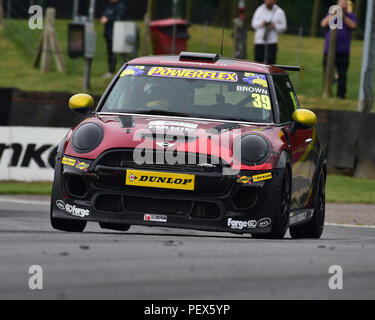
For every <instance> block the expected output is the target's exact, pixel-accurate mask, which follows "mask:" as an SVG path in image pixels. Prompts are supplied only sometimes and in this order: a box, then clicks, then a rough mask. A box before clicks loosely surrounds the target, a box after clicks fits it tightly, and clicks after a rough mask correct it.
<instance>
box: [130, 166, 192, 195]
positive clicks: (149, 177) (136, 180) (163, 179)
mask: <svg viewBox="0 0 375 320" xmlns="http://www.w3.org/2000/svg"><path fill="white" fill-rule="evenodd" d="M126 185H128V186H135V187H146V188H161V189H176V190H188V191H194V189H195V176H194V175H188V174H174V173H164V172H152V171H138V170H128V171H127V173H126Z"/></svg>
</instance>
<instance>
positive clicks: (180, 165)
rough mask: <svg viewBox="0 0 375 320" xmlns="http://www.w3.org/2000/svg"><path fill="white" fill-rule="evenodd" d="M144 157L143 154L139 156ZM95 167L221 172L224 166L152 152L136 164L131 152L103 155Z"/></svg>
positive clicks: (216, 160) (212, 160)
mask: <svg viewBox="0 0 375 320" xmlns="http://www.w3.org/2000/svg"><path fill="white" fill-rule="evenodd" d="M141 156H142V157H145V154H143V155H142V154H141ZM164 159H176V160H177V163H176V164H173V165H172V164H168V163H165V162H166V161H164ZM97 165H102V166H107V167H118V168H128V169H142V170H158V171H159V170H166V171H177V172H222V170H223V167H228V166H227V165H225V164H224V163H223V162H222V161H221V160H220V158H218V157H212V156H203V155H200V154H194V153H182V154H176V153H174V154H171V153H170V152H169V153H168V151H167V152H161V151H153V152H152V159H151V156H148V158H147V163H145V164H137V163H135V161H134V156H133V151H131V150H127V151H112V152H110V153H107V154H105V155H104V156H103V157H102V158H100V160H99V161H98V163H97Z"/></svg>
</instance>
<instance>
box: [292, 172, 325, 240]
mask: <svg viewBox="0 0 375 320" xmlns="http://www.w3.org/2000/svg"><path fill="white" fill-rule="evenodd" d="M325 186H326V178H325V174H324V171H323V170H322V172H321V173H320V176H319V184H318V192H317V194H316V198H315V204H314V216H313V218H312V219H311V221H310V222H308V223H306V224H303V225H300V226H296V227H291V228H290V235H291V236H292V238H293V239H320V237H321V236H322V234H323V230H324V223H325V208H326V191H325Z"/></svg>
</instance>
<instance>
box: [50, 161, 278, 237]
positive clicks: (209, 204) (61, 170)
mask: <svg viewBox="0 0 375 320" xmlns="http://www.w3.org/2000/svg"><path fill="white" fill-rule="evenodd" d="M62 159H63V156H59V157H58V161H57V165H56V168H55V181H54V187H53V192H52V200H51V215H52V216H53V217H54V218H60V219H72V220H85V221H92V222H104V223H111V224H129V225H140V226H150V227H170V228H182V229H194V230H201V231H215V232H232V233H239V234H256V233H269V232H270V231H271V228H272V221H273V218H274V214H275V212H278V208H279V197H280V188H281V182H282V177H283V170H282V169H275V170H273V171H272V179H269V180H266V181H260V182H253V183H249V182H247V183H246V177H252V176H256V175H260V174H264V173H265V172H254V171H244V172H241V173H240V174H236V175H227V176H224V175H222V174H220V173H218V172H198V173H197V172H190V174H194V175H195V177H196V188H195V190H194V191H184V190H170V189H156V188H145V187H129V186H126V183H125V180H126V171H127V170H129V169H133V168H118V167H103V166H99V165H98V164H97V163H95V162H93V163H91V162H89V161H86V162H85V161H84V160H79V159H73V160H75V163H74V165H72V164H73V162H70V163H69V161H65V163H66V164H62V163H61V162H62ZM163 172H174V173H176V172H175V171H163ZM184 173H185V172H184ZM269 173H270V172H268V174H269ZM244 177H245V179H244ZM241 178H242V179H241ZM244 180H245V183H244Z"/></svg>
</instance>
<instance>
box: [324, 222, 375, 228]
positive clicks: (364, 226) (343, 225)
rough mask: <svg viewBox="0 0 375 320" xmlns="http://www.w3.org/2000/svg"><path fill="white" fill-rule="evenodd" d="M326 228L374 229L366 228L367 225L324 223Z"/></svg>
mask: <svg viewBox="0 0 375 320" xmlns="http://www.w3.org/2000/svg"><path fill="white" fill-rule="evenodd" d="M326 226H329V227H342V228H361V229H363V228H364V229H375V226H367V225H363V226H358V225H354V224H337V223H326Z"/></svg>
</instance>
